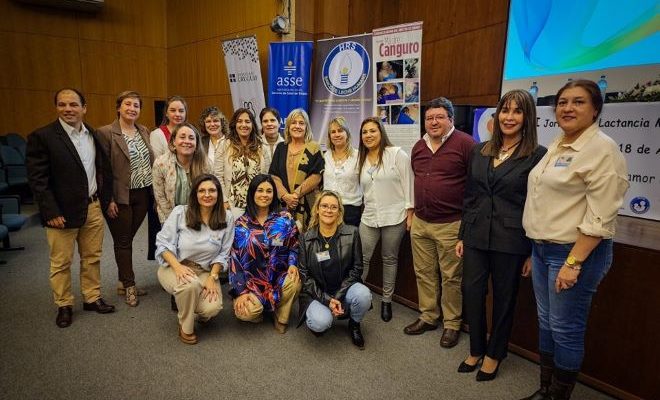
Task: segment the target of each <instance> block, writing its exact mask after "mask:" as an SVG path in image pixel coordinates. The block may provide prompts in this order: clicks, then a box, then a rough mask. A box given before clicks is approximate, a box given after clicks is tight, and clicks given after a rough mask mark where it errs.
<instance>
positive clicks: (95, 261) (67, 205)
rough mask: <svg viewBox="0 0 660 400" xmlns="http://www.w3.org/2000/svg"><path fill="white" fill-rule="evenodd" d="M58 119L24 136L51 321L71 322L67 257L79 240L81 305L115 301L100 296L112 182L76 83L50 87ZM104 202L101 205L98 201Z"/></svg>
mask: <svg viewBox="0 0 660 400" xmlns="http://www.w3.org/2000/svg"><path fill="white" fill-rule="evenodd" d="M55 106H56V108H57V114H58V116H59V118H58V120H57V121H55V122H53V123H51V124H49V125H46V126H44V127H42V128H39V129H37V130H36V131H34V132H33V133H32V134H30V136H28V143H27V150H26V164H27V169H28V181H29V184H30V187H31V189H32V191H33V192H34V197H35V200H36V202H37V204H38V206H39V212H40V214H41V221H42V223H43V225H44V226H45V227H46V237H47V239H48V246H49V247H50V285H51V288H52V290H53V297H54V300H55V304H57V306H58V313H57V318H56V320H55V323H56V324H57V326H59V327H60V328H66V327H67V326H69V325H71V322H72V307H73V299H74V297H73V294H72V293H71V262H72V259H73V250H74V248H75V244H76V243H78V250H79V253H80V286H81V290H82V295H83V299H84V303H83V309H84V310H87V311H96V312H98V313H101V314H106V313H111V312H113V311H114V310H115V308H114V306H112V305H109V304H106V303H105V302H104V301H103V298H102V297H101V271H100V265H101V249H102V246H103V231H104V227H103V215H102V212H101V207H102V206H103V207H107V204H108V199H109V197H108V196H109V194H110V192H109V191H108V190H107V187H104V183H105V184H106V185H108V184H111V183H112V181H111V177H108V176H107V175H108V173H109V172H110V170H109V168H108V162H107V157H106V156H105V154H104V153H103V151H102V150H101V148H100V147H99V143H98V141H97V139H96V136H95V132H94V130H93V129H92V128H91V127H89V126H87V125H85V124H84V123H83V117H84V115H85V113H86V112H87V105H86V103H85V97H84V96H83V94H82V93H81V92H80V91H78V90H76V89H70V88H66V89H61V90H59V91H57V93H55ZM101 203H103V205H102V204H101Z"/></svg>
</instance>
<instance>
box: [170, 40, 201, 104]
mask: <svg viewBox="0 0 660 400" xmlns="http://www.w3.org/2000/svg"><path fill="white" fill-rule="evenodd" d="M197 70H198V68H197V49H196V45H194V44H189V45H184V46H178V47H173V48H169V49H167V94H168V96H171V95H175V94H177V95H181V96H184V97H185V96H196V95H197V94H198V93H199V88H198V84H197V83H198V77H197Z"/></svg>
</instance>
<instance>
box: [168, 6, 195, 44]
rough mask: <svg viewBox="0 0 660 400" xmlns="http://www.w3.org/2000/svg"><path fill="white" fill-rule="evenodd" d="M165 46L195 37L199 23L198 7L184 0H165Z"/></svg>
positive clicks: (182, 42) (183, 42) (189, 40)
mask: <svg viewBox="0 0 660 400" xmlns="http://www.w3.org/2000/svg"><path fill="white" fill-rule="evenodd" d="M166 4H167V24H166V25H167V47H168V49H169V48H172V47H177V46H180V45H182V44H185V43H190V42H192V41H193V40H194V38H195V36H196V35H195V31H196V29H197V25H198V23H199V17H198V14H199V13H198V11H199V8H198V7H191V6H190V2H189V1H186V0H167V1H166Z"/></svg>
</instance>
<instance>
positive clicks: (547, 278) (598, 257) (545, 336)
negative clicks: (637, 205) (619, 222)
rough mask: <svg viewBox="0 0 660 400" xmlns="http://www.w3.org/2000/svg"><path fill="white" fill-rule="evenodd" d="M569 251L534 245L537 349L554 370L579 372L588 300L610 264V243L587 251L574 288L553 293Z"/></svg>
mask: <svg viewBox="0 0 660 400" xmlns="http://www.w3.org/2000/svg"><path fill="white" fill-rule="evenodd" d="M572 248H573V244H572V243H571V244H554V243H547V242H544V243H537V242H534V244H533V247H532V281H533V284H534V295H535V297H536V309H537V312H538V317H539V350H540V351H541V352H543V353H548V354H553V355H554V360H555V365H556V366H557V367H559V368H561V369H564V370H568V371H579V370H580V367H581V366H582V360H583V358H584V335H585V332H586V330H587V318H588V317H589V309H590V308H591V299H592V298H593V295H594V293H596V289H597V288H598V285H599V284H600V281H601V280H602V279H603V277H605V274H607V271H608V270H609V269H610V266H611V265H612V240H611V239H604V240H602V241H601V242H600V244H599V245H598V246H596V248H595V249H594V250H593V251H592V252H591V254H590V255H589V257H587V259H586V260H585V261H584V263H583V264H582V271H581V272H580V275H579V276H578V280H577V283H576V284H575V286H573V287H572V288H570V289H566V290H562V291H561V292H559V293H557V292H556V291H555V280H556V279H557V274H559V270H560V269H561V267H562V265H563V264H564V261H566V257H568V254H569V252H570V251H571V249H572Z"/></svg>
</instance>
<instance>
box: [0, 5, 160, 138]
mask: <svg viewBox="0 0 660 400" xmlns="http://www.w3.org/2000/svg"><path fill="white" fill-rule="evenodd" d="M0 9H2V10H3V23H2V24H0V88H2V96H3V98H9V99H14V100H13V101H11V102H8V103H6V104H9V110H8V111H7V113H6V114H8V115H11V116H12V117H11V118H3V119H2V120H1V121H0V134H1V133H3V132H8V131H17V132H19V133H21V134H23V135H27V134H28V133H29V132H31V131H32V130H34V129H35V128H37V127H38V126H42V125H44V124H46V123H48V122H50V121H52V120H53V119H54V118H55V110H54V107H53V105H52V96H53V93H54V91H55V90H57V89H59V88H62V87H65V86H72V87H76V88H78V89H80V90H82V91H83V92H84V93H85V94H86V95H87V97H88V102H89V112H88V114H87V121H88V122H90V123H92V124H93V125H95V126H98V125H99V124H107V123H109V122H110V121H112V119H114V115H115V114H114V101H115V98H116V96H117V94H118V93H119V92H121V91H123V90H126V89H128V88H130V89H134V90H137V91H138V92H140V93H141V94H142V95H143V96H145V103H146V102H147V101H149V102H150V103H153V98H163V97H165V96H166V93H167V52H166V45H167V43H166V41H165V38H166V36H165V29H166V26H165V15H166V14H165V13H166V8H165V0H142V1H140V2H135V1H132V0H113V1H111V2H106V4H105V7H104V9H103V10H101V11H100V12H97V13H92V14H87V13H78V12H75V11H66V10H58V9H54V8H50V7H42V6H26V5H23V4H18V3H16V2H15V1H13V0H0ZM5 16H7V17H8V18H7V21H6V23H5V21H4V17H5ZM149 98H150V99H151V100H149ZM144 114H147V117H148V118H149V120H151V119H153V111H150V112H144V111H143V118H144ZM33 115H34V116H33ZM149 125H152V123H149Z"/></svg>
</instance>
